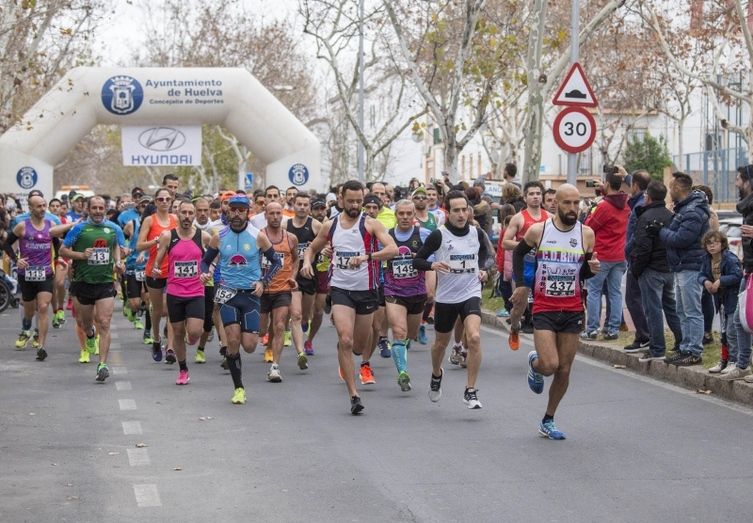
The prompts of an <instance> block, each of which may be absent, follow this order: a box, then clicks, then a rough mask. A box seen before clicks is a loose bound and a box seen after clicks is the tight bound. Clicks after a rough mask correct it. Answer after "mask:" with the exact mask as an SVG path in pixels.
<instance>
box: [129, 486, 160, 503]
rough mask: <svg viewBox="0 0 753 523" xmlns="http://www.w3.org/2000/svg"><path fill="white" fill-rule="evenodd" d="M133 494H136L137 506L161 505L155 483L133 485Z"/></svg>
mask: <svg viewBox="0 0 753 523" xmlns="http://www.w3.org/2000/svg"><path fill="white" fill-rule="evenodd" d="M133 494H134V495H135V496H136V504H137V505H138V506H139V507H142V508H143V507H161V506H162V502H161V501H160V499H159V491H158V490H157V485H154V484H145V485H134V486H133Z"/></svg>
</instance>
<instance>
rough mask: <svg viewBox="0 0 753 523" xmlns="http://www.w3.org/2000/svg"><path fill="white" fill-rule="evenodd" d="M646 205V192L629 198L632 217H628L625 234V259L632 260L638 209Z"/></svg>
mask: <svg viewBox="0 0 753 523" xmlns="http://www.w3.org/2000/svg"><path fill="white" fill-rule="evenodd" d="M644 205H646V193H645V192H644V191H641V192H639V193H638V194H636V195H635V196H631V197H630V198H628V207H630V209H631V211H630V217H629V218H628V225H627V234H626V236H625V238H626V239H625V259H626V260H627V261H628V262H630V258H631V257H630V253H631V251H632V250H633V242H634V241H635V225H636V224H637V223H638V209H640V208H641V207H643V206H644Z"/></svg>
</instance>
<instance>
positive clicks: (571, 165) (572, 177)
mask: <svg viewBox="0 0 753 523" xmlns="http://www.w3.org/2000/svg"><path fill="white" fill-rule="evenodd" d="M570 21H571V26H570V65H572V64H575V63H577V62H578V59H579V54H580V0H573V10H572V13H571V20H570ZM577 174H578V155H577V154H573V153H567V183H571V184H573V185H576V183H577Z"/></svg>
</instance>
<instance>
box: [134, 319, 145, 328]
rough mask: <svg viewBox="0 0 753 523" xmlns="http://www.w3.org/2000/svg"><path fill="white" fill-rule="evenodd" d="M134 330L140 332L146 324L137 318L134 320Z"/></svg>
mask: <svg viewBox="0 0 753 523" xmlns="http://www.w3.org/2000/svg"><path fill="white" fill-rule="evenodd" d="M133 328H134V329H136V330H139V331H141V330H144V322H142V321H141V319H140V318H136V319H135V320H133Z"/></svg>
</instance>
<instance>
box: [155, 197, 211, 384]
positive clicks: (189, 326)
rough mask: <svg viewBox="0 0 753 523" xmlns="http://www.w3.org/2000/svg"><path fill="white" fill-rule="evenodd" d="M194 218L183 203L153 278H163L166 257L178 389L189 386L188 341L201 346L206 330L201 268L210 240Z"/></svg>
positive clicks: (165, 238) (191, 206)
mask: <svg viewBox="0 0 753 523" xmlns="http://www.w3.org/2000/svg"><path fill="white" fill-rule="evenodd" d="M195 217H196V209H195V208H194V204H193V203H191V202H188V201H182V202H180V204H179V205H178V228H177V229H172V230H169V231H168V230H164V231H162V232H161V233H160V237H159V247H158V250H157V257H156V259H155V262H154V266H153V268H152V276H153V277H154V278H161V277H162V276H164V274H162V271H161V270H160V267H161V266H162V260H163V259H164V258H165V256H167V260H168V261H167V266H168V272H167V287H166V294H167V316H168V319H169V320H170V323H171V324H172V327H173V336H174V343H175V352H176V354H177V358H178V366H179V370H178V379H177V380H176V381H175V384H176V385H188V382H189V381H190V380H191V378H190V376H189V374H188V365H187V363H186V337H187V338H188V344H189V345H194V344H196V343H198V341H199V338H201V334H202V332H203V327H204V284H203V282H202V280H201V274H200V272H199V266H200V264H201V259H202V257H203V255H204V246H205V245H207V244H208V243H209V240H210V239H211V236H210V234H209V233H207V232H204V231H202V230H201V229H198V228H197V227H194V226H193V222H194V218H195Z"/></svg>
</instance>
